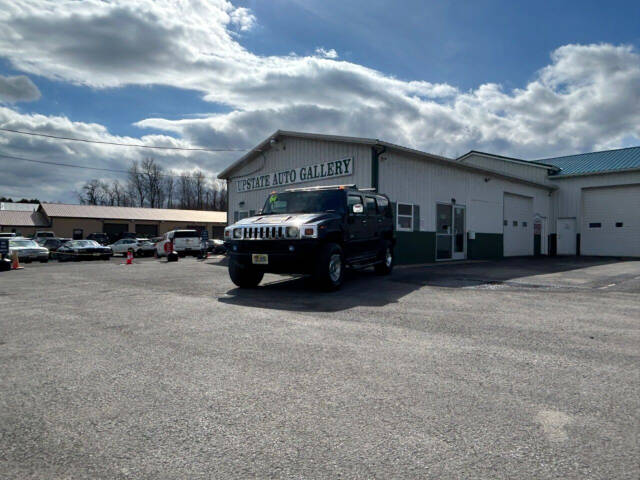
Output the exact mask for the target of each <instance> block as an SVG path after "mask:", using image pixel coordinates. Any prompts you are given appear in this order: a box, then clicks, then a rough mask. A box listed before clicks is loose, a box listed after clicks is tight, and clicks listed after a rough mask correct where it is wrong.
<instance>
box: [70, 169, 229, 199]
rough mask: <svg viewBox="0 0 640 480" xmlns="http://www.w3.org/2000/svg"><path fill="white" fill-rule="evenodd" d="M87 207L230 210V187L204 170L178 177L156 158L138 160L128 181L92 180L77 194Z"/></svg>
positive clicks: (131, 170) (129, 171)
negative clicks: (228, 200)
mask: <svg viewBox="0 0 640 480" xmlns="http://www.w3.org/2000/svg"><path fill="white" fill-rule="evenodd" d="M77 195H78V199H79V200H80V203H82V204H84V205H109V206H117V207H148V208H181V209H188V210H219V211H226V210H227V186H226V183H225V182H224V181H221V180H218V179H215V178H214V179H211V178H208V177H207V176H206V175H205V174H204V172H202V171H201V170H199V169H198V170H195V171H193V172H190V173H176V172H174V171H173V170H165V169H163V168H162V166H161V165H159V164H158V163H157V162H156V161H155V160H154V159H153V158H145V159H143V160H142V161H140V162H138V161H137V160H134V161H133V162H132V163H131V166H130V167H129V169H128V173H127V178H126V181H124V182H122V183H121V182H120V181H119V180H113V181H111V182H107V181H104V180H99V179H96V178H94V179H91V180H88V181H87V182H86V183H85V184H84V185H83V186H82V187H81V188H80V191H79V192H77Z"/></svg>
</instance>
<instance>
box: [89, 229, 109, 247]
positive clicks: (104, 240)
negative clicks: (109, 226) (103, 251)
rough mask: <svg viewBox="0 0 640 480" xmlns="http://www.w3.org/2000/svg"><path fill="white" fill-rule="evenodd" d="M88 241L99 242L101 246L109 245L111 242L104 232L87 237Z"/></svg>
mask: <svg viewBox="0 0 640 480" xmlns="http://www.w3.org/2000/svg"><path fill="white" fill-rule="evenodd" d="M87 240H94V241H96V242H98V243H99V244H100V245H109V244H110V243H111V242H110V241H109V235H107V234H106V233H102V232H94V233H90V234H89V235H87Z"/></svg>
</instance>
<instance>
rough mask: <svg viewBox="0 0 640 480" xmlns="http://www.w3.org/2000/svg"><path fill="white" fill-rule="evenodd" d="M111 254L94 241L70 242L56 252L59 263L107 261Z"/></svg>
mask: <svg viewBox="0 0 640 480" xmlns="http://www.w3.org/2000/svg"><path fill="white" fill-rule="evenodd" d="M112 256H113V252H112V251H111V249H110V248H109V247H104V246H102V245H100V244H99V243H98V242H96V241H95V240H70V241H68V242H66V243H65V244H64V245H62V246H61V247H60V248H58V250H56V257H57V258H58V260H59V261H60V262H67V261H70V260H109V259H110V258H111V257H112Z"/></svg>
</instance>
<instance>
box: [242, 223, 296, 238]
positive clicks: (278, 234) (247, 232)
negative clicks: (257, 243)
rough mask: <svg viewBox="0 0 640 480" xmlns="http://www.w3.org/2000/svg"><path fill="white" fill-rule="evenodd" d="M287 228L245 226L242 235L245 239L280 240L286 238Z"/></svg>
mask: <svg viewBox="0 0 640 480" xmlns="http://www.w3.org/2000/svg"><path fill="white" fill-rule="evenodd" d="M285 228H286V227H276V226H263V227H243V228H242V237H243V238H244V239H245V240H279V239H281V238H285Z"/></svg>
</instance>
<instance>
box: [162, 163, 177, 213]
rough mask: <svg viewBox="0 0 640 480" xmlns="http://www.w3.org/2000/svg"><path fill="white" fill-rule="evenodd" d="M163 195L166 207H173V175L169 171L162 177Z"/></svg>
mask: <svg viewBox="0 0 640 480" xmlns="http://www.w3.org/2000/svg"><path fill="white" fill-rule="evenodd" d="M163 186H164V188H163V190H164V197H165V198H166V206H167V208H173V190H174V186H175V182H174V181H173V175H172V174H171V172H169V175H167V176H166V177H164V179H163Z"/></svg>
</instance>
